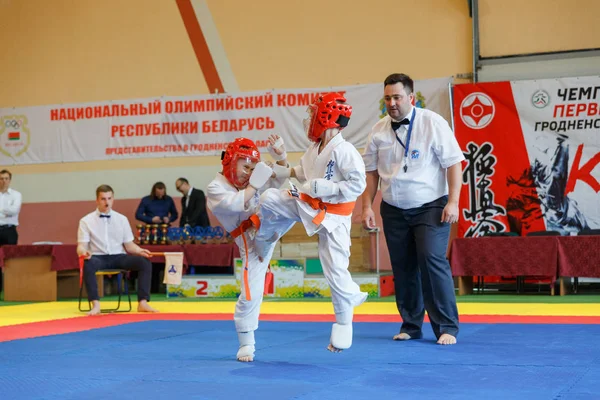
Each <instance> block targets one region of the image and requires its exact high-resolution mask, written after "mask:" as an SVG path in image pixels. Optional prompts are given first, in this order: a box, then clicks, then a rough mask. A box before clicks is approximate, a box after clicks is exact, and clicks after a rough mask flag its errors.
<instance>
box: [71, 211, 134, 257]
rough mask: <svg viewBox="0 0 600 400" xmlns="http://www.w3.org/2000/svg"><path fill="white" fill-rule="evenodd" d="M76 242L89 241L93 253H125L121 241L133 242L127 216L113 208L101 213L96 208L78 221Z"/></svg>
mask: <svg viewBox="0 0 600 400" xmlns="http://www.w3.org/2000/svg"><path fill="white" fill-rule="evenodd" d="M77 242H78V243H89V244H90V246H89V251H90V252H91V253H92V254H93V255H106V254H109V255H110V254H125V253H126V251H125V247H124V246H123V243H129V242H133V232H132V230H131V225H129V221H128V220H127V217H125V216H124V215H123V214H120V213H118V212H116V211H114V210H111V211H110V213H108V214H101V213H100V211H98V210H96V211H94V212H91V213H89V214H88V215H86V216H85V217H83V218H81V220H80V221H79V230H78V231H77Z"/></svg>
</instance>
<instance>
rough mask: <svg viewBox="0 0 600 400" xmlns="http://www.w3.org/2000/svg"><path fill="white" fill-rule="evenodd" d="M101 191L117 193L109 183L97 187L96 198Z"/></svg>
mask: <svg viewBox="0 0 600 400" xmlns="http://www.w3.org/2000/svg"><path fill="white" fill-rule="evenodd" d="M100 193H112V194H115V191H114V190H113V188H111V187H110V186H109V185H100V186H98V187H97V188H96V198H98V196H100Z"/></svg>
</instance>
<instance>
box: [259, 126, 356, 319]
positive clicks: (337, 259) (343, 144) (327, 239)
mask: <svg viewBox="0 0 600 400" xmlns="http://www.w3.org/2000/svg"><path fill="white" fill-rule="evenodd" d="M294 170H295V173H296V177H297V179H298V181H300V182H301V183H303V182H310V181H311V180H312V179H319V178H324V179H328V180H331V181H333V182H336V183H337V184H338V185H339V192H338V194H336V195H333V196H324V197H323V198H321V201H323V202H325V203H333V204H339V203H347V202H353V201H356V199H357V198H358V196H360V195H361V194H362V193H363V191H364V190H365V187H366V177H365V164H364V163H363V160H362V156H361V155H360V153H359V152H358V150H356V148H355V147H354V146H353V145H352V144H350V143H348V142H347V141H346V140H344V138H343V136H342V134H341V133H338V134H337V135H336V136H334V137H333V138H332V139H331V141H329V143H327V145H326V146H325V148H324V149H323V151H322V152H321V153H320V154H319V143H314V144H313V145H311V147H309V148H308V150H307V151H306V153H305V154H304V155H303V156H302V158H301V159H300V164H299V165H298V166H296V167H294ZM299 190H300V191H302V192H304V193H306V194H309V193H308V190H306V189H304V188H303V187H302V186H301V187H299ZM319 212H320V210H315V209H313V208H312V207H311V206H310V205H309V204H308V203H306V202H304V201H302V200H300V199H298V198H297V197H293V196H291V195H290V194H289V191H287V190H277V189H269V190H266V191H265V192H264V193H263V194H262V196H261V199H260V210H259V213H258V215H259V216H260V219H261V227H260V229H259V231H258V234H257V240H261V241H269V240H272V238H273V237H274V235H275V237H278V236H281V235H283V234H284V233H285V232H287V231H288V230H289V229H290V228H291V227H292V226H293V225H294V223H295V222H301V223H302V224H303V225H304V228H305V229H306V233H307V234H308V235H309V236H312V235H314V234H315V233H316V234H318V235H319V259H320V260H321V266H322V267H323V273H324V275H325V278H326V279H327V283H328V284H329V287H330V288H331V298H332V302H333V307H334V310H335V313H336V314H340V313H344V312H346V311H350V310H352V308H354V307H355V306H356V305H358V304H360V303H362V302H363V301H364V300H365V298H366V293H363V292H361V291H360V287H359V286H358V285H357V284H356V283H355V282H354V281H353V280H352V276H351V275H350V272H348V265H349V258H350V228H351V226H352V215H336V214H332V213H327V214H326V215H325V219H324V220H323V222H322V223H321V224H320V225H318V226H317V225H315V224H314V223H313V222H312V220H313V218H314V217H315V216H316V215H317V214H318V213H319Z"/></svg>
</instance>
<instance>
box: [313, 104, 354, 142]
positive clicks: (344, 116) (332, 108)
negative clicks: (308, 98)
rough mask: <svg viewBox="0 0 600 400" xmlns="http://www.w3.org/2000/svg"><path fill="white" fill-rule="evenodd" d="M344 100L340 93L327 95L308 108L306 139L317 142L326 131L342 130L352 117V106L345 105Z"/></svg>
mask: <svg viewBox="0 0 600 400" xmlns="http://www.w3.org/2000/svg"><path fill="white" fill-rule="evenodd" d="M345 103H346V98H345V97H344V96H342V95H341V94H340V93H328V94H325V95H322V96H319V98H318V99H317V100H316V101H315V102H314V103H313V104H311V105H310V106H308V110H309V113H310V116H309V118H310V121H308V122H309V123H310V125H309V126H308V129H307V132H306V134H307V136H308V138H309V139H310V140H311V141H313V142H317V141H319V139H320V138H321V136H322V135H323V132H325V131H326V130H327V129H331V128H339V129H340V130H342V129H344V128H345V127H346V126H347V125H348V121H349V120H350V116H351V115H352V106H350V105H348V104H345Z"/></svg>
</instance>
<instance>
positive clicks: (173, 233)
mask: <svg viewBox="0 0 600 400" xmlns="http://www.w3.org/2000/svg"><path fill="white" fill-rule="evenodd" d="M167 239H168V241H169V244H177V243H178V242H179V241H180V240H181V228H176V227H172V228H168V229H167Z"/></svg>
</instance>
